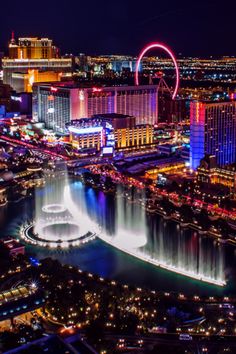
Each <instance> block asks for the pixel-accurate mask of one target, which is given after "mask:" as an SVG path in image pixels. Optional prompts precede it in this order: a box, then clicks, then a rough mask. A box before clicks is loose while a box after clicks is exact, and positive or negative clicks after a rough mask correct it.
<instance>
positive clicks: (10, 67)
mask: <svg viewBox="0 0 236 354" xmlns="http://www.w3.org/2000/svg"><path fill="white" fill-rule="evenodd" d="M2 67H3V82H4V83H5V84H8V85H10V86H11V87H12V88H13V89H14V90H16V91H17V92H21V91H27V92H31V90H32V84H33V82H46V81H54V80H56V81H57V80H60V77H61V76H62V75H63V74H65V75H66V74H69V73H71V72H72V68H73V59H72V58H61V57H60V56H59V52H58V49H57V48H56V47H55V46H54V45H53V43H52V40H51V39H48V38H30V37H27V38H19V39H18V43H17V42H16V40H15V39H14V36H13V37H12V39H11V41H10V44H9V57H8V58H4V59H3V60H2Z"/></svg>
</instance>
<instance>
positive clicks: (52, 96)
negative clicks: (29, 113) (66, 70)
mask: <svg viewBox="0 0 236 354" xmlns="http://www.w3.org/2000/svg"><path fill="white" fill-rule="evenodd" d="M106 113H119V114H126V115H130V116H135V117H136V122H137V124H155V123H156V122H157V117H158V87H157V86H156V85H143V86H141V85H140V86H114V87H83V86H80V87H78V86H76V85H75V84H74V83H55V84H54V85H53V86H52V85H50V84H35V85H34V88H33V118H34V120H36V121H40V122H44V123H45V125H46V128H51V129H53V130H54V131H59V132H63V131H64V129H65V125H66V124H67V123H69V122H70V121H71V120H74V119H80V118H85V117H92V116H93V115H95V114H106Z"/></svg>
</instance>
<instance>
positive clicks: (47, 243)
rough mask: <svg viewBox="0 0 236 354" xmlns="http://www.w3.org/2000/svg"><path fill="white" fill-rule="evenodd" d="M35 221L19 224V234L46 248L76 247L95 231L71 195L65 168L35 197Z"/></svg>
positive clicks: (95, 232)
mask: <svg viewBox="0 0 236 354" xmlns="http://www.w3.org/2000/svg"><path fill="white" fill-rule="evenodd" d="M35 210H36V212H35V220H34V221H33V222H30V223H27V224H26V225H23V226H22V228H21V232H20V234H21V237H22V238H23V239H24V240H25V241H26V242H29V243H31V244H34V245H38V246H42V247H50V248H68V247H74V246H79V245H80V244H81V243H86V242H88V241H89V240H92V239H94V238H95V237H96V235H97V234H98V233H99V227H98V225H97V224H96V223H95V222H93V221H92V220H91V219H90V218H89V217H88V215H87V213H84V212H83V210H82V209H81V208H80V207H79V206H77V205H76V204H75V203H74V202H73V199H72V197H71V190H70V186H69V183H68V176H67V171H66V170H65V171H64V172H63V173H62V174H61V176H60V178H57V179H55V180H54V181H53V183H50V184H49V185H48V188H47V189H46V190H45V192H44V193H43V196H42V197H40V196H38V195H37V194H36V198H35Z"/></svg>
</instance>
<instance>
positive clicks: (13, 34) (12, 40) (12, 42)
mask: <svg viewBox="0 0 236 354" xmlns="http://www.w3.org/2000/svg"><path fill="white" fill-rule="evenodd" d="M15 43H16V41H15V31H13V30H12V31H11V44H15Z"/></svg>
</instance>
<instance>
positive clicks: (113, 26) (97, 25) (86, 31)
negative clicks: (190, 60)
mask: <svg viewBox="0 0 236 354" xmlns="http://www.w3.org/2000/svg"><path fill="white" fill-rule="evenodd" d="M1 3H2V4H1ZM1 3H0V13H1V15H0V51H1V50H2V49H5V48H6V44H7V42H8V40H9V38H10V33H11V30H12V29H14V30H15V34H16V36H17V37H18V36H22V37H23V36H40V37H50V38H52V39H53V40H54V42H55V44H56V45H57V46H58V47H60V48H61V49H62V52H63V53H65V52H71V53H73V54H77V53H79V52H84V53H86V54H113V53H117V54H132V55H135V54H137V53H138V52H139V51H140V49H141V48H142V47H143V46H144V45H145V44H146V43H148V42H150V41H160V42H164V43H166V44H168V45H169V46H170V47H172V49H173V50H174V51H175V52H176V53H182V54H183V55H195V56H209V55H236V0H221V1H220V0H198V1H197V0H188V1H186V0H161V1H160V0H139V1H138V0H136V1H134V0H34V1H32V0H31V1H30V0H4V1H1Z"/></svg>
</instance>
